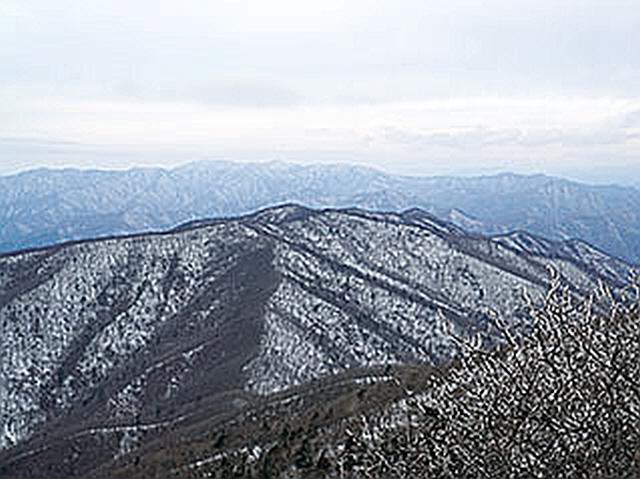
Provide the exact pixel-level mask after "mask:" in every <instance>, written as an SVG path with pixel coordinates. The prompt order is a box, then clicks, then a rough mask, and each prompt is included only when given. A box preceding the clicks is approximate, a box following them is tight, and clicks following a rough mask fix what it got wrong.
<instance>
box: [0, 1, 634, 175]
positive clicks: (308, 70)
mask: <svg viewBox="0 0 640 479" xmlns="http://www.w3.org/2000/svg"><path fill="white" fill-rule="evenodd" d="M0 39H1V40H2V42H0V60H2V62H3V66H4V68H3V69H2V71H1V72H0V125H2V127H1V128H0V174H7V173H11V172H16V171H22V170H25V169H31V168H36V167H40V166H49V167H65V166H74V167H81V168H92V167H96V168H118V169H121V168H126V167H131V166H163V167H171V166H174V165H177V164H181V163H185V162H187V161H191V160H194V159H210V158H225V159H231V160H239V161H258V160H276V159H281V160H283V161H291V162H299V163H307V164H308V163H327V162H329V163H355V164H360V165H367V166H372V167H376V168H378V169H382V170H384V171H387V172H392V173H397V174H410V175H420V176H431V175H455V174H463V175H477V174H491V173H494V172H497V171H513V172H516V173H525V174H528V173H537V172H542V173H546V174H549V175H554V176H563V177H570V178H575V179H580V180H583V181H597V182H634V181H635V180H634V179H633V178H630V176H636V177H637V176H638V175H637V173H638V171H639V170H640V56H638V55H637V52H636V45H638V44H640V9H639V8H637V5H636V2H634V1H632V0H613V1H610V2H606V3H603V2H597V1H595V0H588V1H578V0H568V1H566V2H556V1H551V0H545V1H533V0H524V1H522V2H517V3H515V2H510V1H506V0H489V1H485V2H476V1H472V0H453V1H451V2H447V3H446V4H442V2H424V1H418V0H396V1H393V2H391V1H386V0H379V1H375V2H370V1H364V0H353V1H350V2H343V1H338V0H327V1H325V2H320V3H319V2H309V1H304V0H298V1H293V0H271V1H269V2H264V1H257V0H241V1H238V0H233V1H232V0H220V1H217V2H215V3H214V4H211V3H210V2H205V1H203V0H185V1H182V2H176V1H171V0H165V1H161V2H151V1H150V0H140V1H137V2H135V3H134V4H131V3H130V2H124V1H122V0H115V1H112V2H101V3H95V2H91V3H83V2H78V1H75V0H61V1H60V2H56V3H55V4H51V3H50V2H46V1H44V0H32V1H27V2H24V1H17V0H0Z"/></svg>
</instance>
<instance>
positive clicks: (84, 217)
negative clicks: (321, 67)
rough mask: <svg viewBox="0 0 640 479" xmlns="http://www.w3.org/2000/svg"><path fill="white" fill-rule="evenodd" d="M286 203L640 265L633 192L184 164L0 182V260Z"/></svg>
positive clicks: (510, 178)
mask: <svg viewBox="0 0 640 479" xmlns="http://www.w3.org/2000/svg"><path fill="white" fill-rule="evenodd" d="M288 202H295V203H299V204H304V205H307V206H310V207H335V208H343V207H360V208H365V209H374V210H378V211H395V212H400V211H403V210H406V209H410V208H414V207H419V208H421V209H424V210H426V211H429V212H431V213H433V214H435V215H436V216H438V217H440V218H442V219H446V220H448V221H452V222H454V223H456V224H458V225H459V226H461V227H463V228H465V229H467V230H469V231H473V232H478V233H483V234H498V233H507V232H511V231H513V230H519V229H523V230H526V231H529V232H532V233H536V234H540V235H542V236H545V237H548V238H550V239H554V240H566V239H571V238H577V239H581V240H585V241H588V242H589V243H591V244H593V245H596V246H597V247H599V248H601V249H603V250H604V251H606V252H607V253H609V254H612V255H615V256H618V257H620V258H623V259H625V260H627V261H631V262H634V263H638V262H640V191H638V189H636V188H631V187H620V186H593V185H586V184H580V183H576V182H572V181H567V180H563V179H560V178H553V177H548V176H543V175H533V176H520V175H513V174H502V175H497V176H488V177H468V178H464V177H460V178H458V177H403V176H395V175H390V174H385V173H382V172H380V171H376V170H373V169H369V168H363V167H350V166H320V165H317V166H299V165H293V164H286V163H253V164H248V163H232V162H202V163H193V164H190V165H187V166H184V167H180V168H176V169H173V170H163V169H134V170H130V171H119V172H118V171H111V172H107V171H80V170H34V171H30V172H25V173H21V174H18V175H14V176H7V177H0V224H2V225H3V227H2V228H1V229H0V251H5V252H8V251H14V250H19V249H25V248H30V247H34V246H42V245H49V244H54V243H58V242H60V241H64V240H72V239H90V238H95V237H98V236H111V235H118V234H130V233H141V232H145V231H152V230H163V229H166V228H171V227H174V226H176V225H178V224H181V223H184V222H185V221H190V220H193V219H197V218H207V217H227V216H235V215H238V214H245V213H249V212H252V211H255V210H257V209H260V208H265V207H269V206H273V205H277V204H283V203H288Z"/></svg>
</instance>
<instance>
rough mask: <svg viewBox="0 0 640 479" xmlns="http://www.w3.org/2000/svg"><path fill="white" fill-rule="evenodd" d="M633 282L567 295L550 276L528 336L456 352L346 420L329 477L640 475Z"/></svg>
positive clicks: (639, 360)
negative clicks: (421, 383) (384, 403)
mask: <svg viewBox="0 0 640 479" xmlns="http://www.w3.org/2000/svg"><path fill="white" fill-rule="evenodd" d="M639 291H640V288H639V286H638V282H637V281H636V282H635V283H634V284H632V285H631V286H629V287H628V288H627V289H625V290H624V291H622V292H619V293H616V294H615V295H614V294H613V293H612V292H611V291H610V290H609V289H607V288H606V287H604V286H603V287H602V288H601V289H600V291H598V292H595V293H594V294H593V295H591V296H590V297H588V298H583V299H580V300H576V299H575V297H574V296H573V295H572V294H571V292H570V289H569V288H568V287H564V286H562V285H561V284H560V282H559V280H557V279H556V280H554V281H553V286H552V288H551V289H550V291H549V292H548V294H547V296H546V299H545V301H544V304H543V305H542V306H534V305H533V304H532V303H530V315H531V320H532V321H531V324H530V331H529V332H528V334H526V335H521V334H516V333H515V329H514V328H513V327H512V326H510V325H507V324H506V323H505V322H503V321H500V320H498V319H496V320H494V321H495V327H496V329H498V330H499V331H500V335H501V339H502V344H501V346H500V347H499V348H497V349H496V350H493V351H486V350H483V349H482V348H480V347H479V346H478V345H480V344H482V339H483V338H474V340H468V339H459V340H458V342H459V344H460V349H461V354H460V355H459V359H458V360H457V361H456V362H455V363H454V364H451V365H450V366H449V367H448V368H446V369H443V370H441V371H440V372H438V373H435V374H434V375H433V376H432V377H431V378H430V380H429V384H428V386H427V387H426V388H425V389H424V390H421V391H419V392H412V393H410V395H409V399H408V400H406V401H404V402H402V403H400V404H397V405H396V406H395V407H394V408H392V409H391V410H388V411H386V412H385V413H384V414H383V415H379V414H372V415H370V416H368V417H361V418H359V419H357V420H353V421H352V422H351V424H349V425H348V426H347V428H346V440H345V441H344V442H343V443H342V444H341V445H340V446H339V448H338V449H339V451H341V452H340V454H339V458H338V459H337V463H336V475H337V476H339V477H340V476H342V477H357V478H381V477H384V478H393V477H398V478H409V477H420V478H425V477H428V478H440V477H442V478H445V477H446V478H464V477H470V478H471V477H473V478H482V477H487V478H495V477H508V478H521V477H540V478H543V477H544V478H546V477H553V478H582V477H589V478H591V477H597V478H604V477H607V478H622V477H640V472H639V471H640V313H639V311H640V296H639Z"/></svg>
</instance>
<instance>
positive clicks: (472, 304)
mask: <svg viewBox="0 0 640 479" xmlns="http://www.w3.org/2000/svg"><path fill="white" fill-rule="evenodd" d="M549 244H550V243H547V242H545V241H544V240H541V239H539V240H536V241H533V240H531V241H524V240H523V239H522V238H520V237H519V236H513V237H501V238H498V239H491V238H488V237H482V236H471V235H467V234H466V233H464V231H463V230H461V229H459V228H458V227H455V226H453V225H452V224H449V223H444V222H441V221H439V220H437V219H435V218H434V217H433V216H431V215H429V214H427V213H424V212H422V211H420V210H411V211H408V212H406V213H404V214H394V213H384V214H381V213H372V212H365V211H360V210H311V209H306V208H302V207H299V206H292V205H287V206H281V207H277V208H272V209H268V210H264V211H261V212H259V213H256V214H253V215H250V216H246V217H241V218H237V219H229V220H219V221H211V222H204V223H203V222H201V223H198V224H194V225H187V226H185V227H183V228H181V229H179V230H175V231H173V232H169V233H165V234H149V235H143V236H136V237H123V238H114V239H109V240H101V241H89V242H80V243H75V244H67V245H60V246H55V247H52V248H48V249H44V250H40V251H34V252H28V253H21V254H15V255H9V256H5V257H0V447H1V448H4V449H7V448H12V447H13V446H16V445H19V444H20V443H23V442H24V441H27V440H28V439H30V438H31V441H32V445H33V444H40V446H39V447H44V448H45V450H46V447H47V446H46V445H47V439H46V437H47V435H49V436H54V437H55V436H60V435H64V434H78V429H79V428H82V431H84V432H83V434H85V435H87V434H88V435H92V434H94V433H95V434H98V433H99V434H98V436H99V437H103V436H105V435H106V436H108V437H109V438H111V439H109V440H110V441H115V442H114V444H115V445H114V446H113V447H115V448H116V450H118V449H122V450H123V451H126V450H128V448H131V447H133V446H134V445H135V444H136V443H137V442H138V441H140V440H142V437H143V436H144V434H145V431H146V432H147V433H148V432H149V431H152V430H153V428H154V427H166V426H167V425H170V424H172V421H180V420H181V418H183V417H187V416H189V415H192V414H197V413H198V411H200V410H201V409H202V408H203V407H205V406H204V405H203V404H204V403H202V402H201V401H206V408H212V409H215V410H220V411H224V410H225V409H228V408H233V407H236V406H239V405H242V404H243V403H246V401H251V400H252V398H254V397H256V395H263V394H267V393H273V392H275V391H280V390H283V389H285V388H288V387H291V386H294V385H296V384H301V383H304V382H306V381H309V380H310V379H313V378H317V377H321V376H328V375H332V374H335V373H339V372H341V371H345V370H347V369H351V368H356V367H362V366H375V365H382V364H389V363H417V362H424V363H438V362H442V361H445V360H447V359H449V358H450V357H451V356H452V354H453V353H454V350H453V348H452V344H451V340H450V336H449V332H450V331H452V330H455V331H458V332H460V333H468V332H469V331H472V330H474V329H475V328H487V327H489V326H488V312H489V311H490V310H495V311H498V312H500V313H502V314H503V315H505V316H506V317H511V318H514V320H515V319H516V318H517V317H518V316H519V312H521V311H522V308H523V307H524V302H523V298H522V292H523V291H526V292H528V293H529V294H530V295H531V296H533V297H534V298H536V297H540V295H542V294H543V293H544V291H545V289H546V287H547V285H548V281H549V276H548V267H553V268H554V269H555V270H557V271H559V272H560V273H561V274H562V275H563V276H564V277H565V278H566V279H567V280H568V281H569V282H570V283H571V284H572V285H573V286H574V291H575V294H577V295H580V294H584V293H585V292H586V291H589V290H590V289H591V288H592V287H594V286H595V285H596V284H597V282H598V281H599V280H601V279H602V280H604V281H606V282H608V283H610V284H614V285H615V284H620V283H622V282H623V281H624V280H625V279H626V276H627V275H628V274H629V273H630V271H631V269H630V267H629V266H628V265H626V264H625V263H623V262H620V261H618V260H615V259H613V258H610V257H606V256H605V255H603V254H602V253H600V252H597V251H595V250H591V249H589V247H588V246H587V245H584V244H579V245H574V244H567V245H564V246H563V247H560V246H557V247H556V248H555V249H554V250H553V251H552V250H551V249H550V247H549V246H548V245H549ZM558 251H560V252H561V253H562V254H559V253H558ZM552 253H553V254H552ZM603 265H604V266H603ZM211 398H214V399H211ZM136 425H137V426H138V427H137V428H135V427H134V426H136ZM154 425H155V426H154ZM131 427H134V428H133V429H128V428H131ZM87 431H89V432H87ZM91 431H94V433H91ZM132 431H134V432H132ZM95 434H94V435H95ZM34 447H35V446H34ZM16 450H20V448H18V449H16ZM20 453H21V454H22V453H23V451H21V452H20ZM6 454H8V456H6V457H9V456H11V454H13V453H12V452H11V449H10V450H9V451H8V452H7V453H6ZM6 457H5V458H6ZM0 463H2V458H1V457H0Z"/></svg>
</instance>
